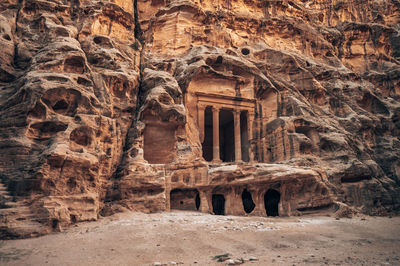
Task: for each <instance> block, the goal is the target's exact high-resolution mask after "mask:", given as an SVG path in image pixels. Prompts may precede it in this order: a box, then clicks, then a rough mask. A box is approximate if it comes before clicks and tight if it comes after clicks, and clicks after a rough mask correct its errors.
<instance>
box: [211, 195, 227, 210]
mask: <svg viewBox="0 0 400 266" xmlns="http://www.w3.org/2000/svg"><path fill="white" fill-rule="evenodd" d="M212 207H213V212H214V214H215V215H225V197H224V195H221V194H213V195H212Z"/></svg>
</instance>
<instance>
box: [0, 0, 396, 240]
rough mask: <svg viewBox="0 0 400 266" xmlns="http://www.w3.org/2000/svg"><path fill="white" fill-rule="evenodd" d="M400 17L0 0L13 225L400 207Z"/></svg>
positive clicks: (41, 230)
mask: <svg viewBox="0 0 400 266" xmlns="http://www.w3.org/2000/svg"><path fill="white" fill-rule="evenodd" d="M399 21H400V2H399V1H398V0H389V1H383V0H351V1H342V0H330V1H322V0H313V1H308V0H301V1H288V0H278V1H276V0H274V1H268V0H267V1H266V0H262V1H261V0H252V1H250V0H225V1H211V0H190V1H189V0H132V1H130V0H103V1H98V0H29V1H28V0H4V1H1V2H0V44H1V47H2V50H3V52H2V53H1V54H0V180H1V183H2V184H0V205H1V208H2V209H0V232H1V233H0V235H1V237H2V238H12V237H29V236H35V235H40V234H45V233H49V232H51V231H59V230H61V229H62V228H64V227H66V226H68V225H70V224H73V223H76V222H80V221H90V220H96V219H97V218H98V217H99V215H109V214H112V213H115V212H118V211H124V210H127V209H129V210H134V211H142V212H155V211H168V210H170V209H171V208H172V209H184V210H199V211H202V212H210V213H215V214H233V215H245V214H246V215H261V216H266V215H268V216H276V215H301V214H304V213H312V212H320V211H331V212H336V215H344V216H346V215H351V214H352V213H354V212H363V213H367V214H381V215H382V214H383V215H384V214H387V213H388V212H393V211H398V210H399V208H400V196H399V195H400V138H399V136H400V61H399V60H400V27H399V25H400V24H399Z"/></svg>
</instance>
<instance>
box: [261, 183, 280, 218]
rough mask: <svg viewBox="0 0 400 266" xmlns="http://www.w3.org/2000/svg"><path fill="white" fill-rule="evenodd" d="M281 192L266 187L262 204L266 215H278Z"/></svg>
mask: <svg viewBox="0 0 400 266" xmlns="http://www.w3.org/2000/svg"><path fill="white" fill-rule="evenodd" d="M280 196H281V194H280V193H279V192H278V191H276V190H274V189H268V191H267V192H266V193H265V195H264V205H265V211H266V212H267V216H279V201H280Z"/></svg>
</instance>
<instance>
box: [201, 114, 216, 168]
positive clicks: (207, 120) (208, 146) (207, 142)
mask: <svg viewBox="0 0 400 266" xmlns="http://www.w3.org/2000/svg"><path fill="white" fill-rule="evenodd" d="M212 125H213V121H212V109H211V106H207V108H206V109H205V110H204V141H203V143H202V144H201V145H202V149H203V158H204V160H206V161H207V162H211V161H212V160H213V129H212Z"/></svg>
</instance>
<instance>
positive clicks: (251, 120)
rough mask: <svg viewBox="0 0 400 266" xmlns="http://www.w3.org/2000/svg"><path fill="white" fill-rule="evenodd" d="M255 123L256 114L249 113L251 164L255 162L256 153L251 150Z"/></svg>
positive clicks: (248, 129)
mask: <svg viewBox="0 0 400 266" xmlns="http://www.w3.org/2000/svg"><path fill="white" fill-rule="evenodd" d="M253 121H254V114H253V113H250V112H247V131H248V134H249V157H250V158H249V159H250V162H254V153H253V149H252V148H251V143H252V140H253Z"/></svg>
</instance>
